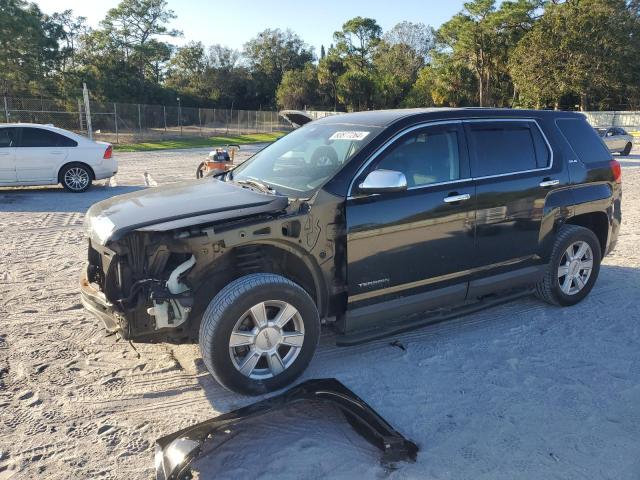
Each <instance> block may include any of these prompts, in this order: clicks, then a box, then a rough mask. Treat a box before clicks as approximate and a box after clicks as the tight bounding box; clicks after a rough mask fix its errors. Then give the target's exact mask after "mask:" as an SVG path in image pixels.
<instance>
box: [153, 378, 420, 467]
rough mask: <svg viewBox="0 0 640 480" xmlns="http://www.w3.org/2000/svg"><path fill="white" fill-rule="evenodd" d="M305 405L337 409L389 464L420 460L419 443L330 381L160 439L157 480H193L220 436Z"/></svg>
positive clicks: (310, 382) (309, 384) (302, 386)
mask: <svg viewBox="0 0 640 480" xmlns="http://www.w3.org/2000/svg"><path fill="white" fill-rule="evenodd" d="M300 402H320V403H323V404H328V405H330V406H334V407H337V408H338V409H339V410H340V411H341V412H342V413H343V414H344V416H345V418H346V419H347V421H348V422H349V424H350V425H351V426H352V427H353V428H354V430H355V431H356V432H357V433H359V434H360V435H361V436H362V437H363V438H364V439H365V440H367V441H368V442H370V443H371V444H372V445H374V446H375V447H377V448H378V449H380V450H381V451H382V463H383V465H385V466H393V464H395V463H396V462H400V461H412V462H413V461H415V460H416V457H417V454H418V446H417V445H416V444H415V443H413V442H412V441H410V440H407V439H406V438H405V437H403V436H402V434H400V433H399V432H398V431H397V430H395V429H394V428H393V427H392V426H391V425H390V424H389V423H388V422H387V421H386V420H385V419H384V418H382V417H381V416H380V415H379V414H378V413H377V412H376V411H375V410H373V409H372V408H371V407H370V406H369V405H367V403H366V402H365V401H364V400H362V399H361V398H360V397H358V396H357V395H356V394H355V393H353V392H352V391H351V390H349V389H348V388H347V387H345V386H344V385H343V384H342V383H340V382H339V381H338V380H336V379H333V378H326V379H317V380H308V381H306V382H304V383H301V384H299V385H297V386H295V387H293V388H291V389H289V390H287V391H286V392H284V393H282V394H280V395H277V396H274V397H271V398H267V399H265V400H262V401H260V402H258V403H254V404H252V405H248V406H246V407H243V408H240V409H238V410H234V411H232V412H229V413H226V414H224V415H220V416H219V417H216V418H212V419H210V420H207V421H205V422H202V423H199V424H197V425H193V426H191V427H187V428H185V429H183V430H180V431H178V432H175V433H172V434H170V435H167V436H165V437H162V438H160V439H158V440H157V441H156V452H155V467H156V478H157V480H182V479H187V478H192V473H193V472H192V468H191V466H192V465H193V464H194V462H195V461H196V460H198V459H200V458H202V457H205V456H208V455H212V454H213V453H214V452H215V443H216V442H215V440H216V439H217V437H224V436H227V435H228V434H229V432H230V429H233V428H234V427H235V426H236V425H237V424H239V423H242V422H245V421H247V420H250V419H253V418H256V417H260V416H263V415H266V414H268V413H274V412H277V411H279V410H281V409H283V408H286V407H288V406H291V405H293V404H297V403H300Z"/></svg>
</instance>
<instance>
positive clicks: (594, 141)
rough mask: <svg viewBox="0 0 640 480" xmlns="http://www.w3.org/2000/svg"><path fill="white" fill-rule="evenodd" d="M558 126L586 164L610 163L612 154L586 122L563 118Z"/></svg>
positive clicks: (558, 122) (558, 121)
mask: <svg viewBox="0 0 640 480" xmlns="http://www.w3.org/2000/svg"><path fill="white" fill-rule="evenodd" d="M556 125H558V128H559V129H560V131H561V132H562V134H563V135H564V137H565V138H566V139H567V141H568V142H569V145H571V148H573V151H574V152H575V153H576V155H578V157H579V158H580V160H582V161H583V162H584V163H595V162H608V161H609V160H611V153H609V149H608V148H607V147H606V146H605V144H604V143H603V142H602V140H600V137H598V135H597V134H596V132H595V130H594V129H593V128H591V125H589V124H588V123H587V121H586V120H582V119H579V118H575V119H573V118H562V119H558V120H556Z"/></svg>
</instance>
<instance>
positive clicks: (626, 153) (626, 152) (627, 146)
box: [620, 142, 633, 157]
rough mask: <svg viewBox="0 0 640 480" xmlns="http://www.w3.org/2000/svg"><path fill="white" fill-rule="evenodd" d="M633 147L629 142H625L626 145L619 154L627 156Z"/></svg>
mask: <svg viewBox="0 0 640 480" xmlns="http://www.w3.org/2000/svg"><path fill="white" fill-rule="evenodd" d="M632 148H633V145H631V142H629V143H627V145H626V146H625V147H624V150H623V151H622V152H620V155H622V156H625V157H626V156H627V155H629V154H630V153H631V149H632Z"/></svg>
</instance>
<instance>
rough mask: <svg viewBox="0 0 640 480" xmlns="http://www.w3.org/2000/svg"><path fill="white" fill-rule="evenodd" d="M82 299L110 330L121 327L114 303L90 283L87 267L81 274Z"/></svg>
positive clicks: (83, 303) (87, 308) (86, 307)
mask: <svg viewBox="0 0 640 480" xmlns="http://www.w3.org/2000/svg"><path fill="white" fill-rule="evenodd" d="M80 300H81V302H82V306H83V307H84V308H85V309H86V310H87V311H89V312H91V313H92V314H93V315H95V316H96V317H98V318H99V319H100V320H102V322H103V323H104V326H105V327H106V329H107V330H108V331H109V332H115V331H118V330H119V329H120V325H119V324H118V319H117V316H116V312H115V309H114V308H113V304H112V303H111V302H109V301H108V300H107V298H106V297H105V296H104V293H102V292H101V291H100V290H98V289H97V288H95V287H94V286H93V285H92V284H91V283H89V280H88V277H87V271H86V268H85V269H83V271H82V274H81V275H80Z"/></svg>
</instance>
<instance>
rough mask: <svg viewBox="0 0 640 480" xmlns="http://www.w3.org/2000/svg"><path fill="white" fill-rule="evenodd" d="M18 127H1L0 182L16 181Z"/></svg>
mask: <svg viewBox="0 0 640 480" xmlns="http://www.w3.org/2000/svg"><path fill="white" fill-rule="evenodd" d="M16 137H17V129H16V128H13V127H0V183H12V182H15V181H16V148H15V147H16Z"/></svg>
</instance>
